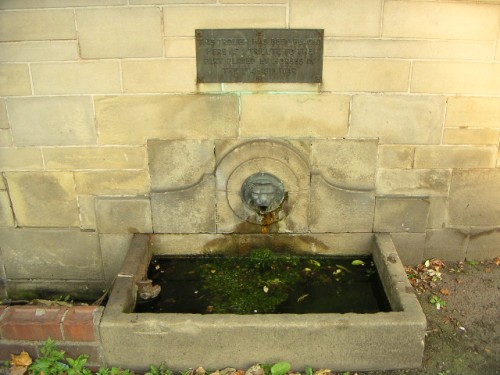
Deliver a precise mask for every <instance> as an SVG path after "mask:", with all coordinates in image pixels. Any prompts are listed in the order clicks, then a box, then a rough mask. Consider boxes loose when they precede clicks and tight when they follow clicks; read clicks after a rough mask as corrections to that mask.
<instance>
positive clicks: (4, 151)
mask: <svg viewBox="0 0 500 375" xmlns="http://www.w3.org/2000/svg"><path fill="white" fill-rule="evenodd" d="M42 169H43V159H42V152H41V151H40V149H37V148H5V147H2V148H0V170H2V171H19V170H20V171H23V170H24V171H26V170H42Z"/></svg>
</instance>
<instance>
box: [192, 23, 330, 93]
mask: <svg viewBox="0 0 500 375" xmlns="http://www.w3.org/2000/svg"><path fill="white" fill-rule="evenodd" d="M196 70H197V81H198V82H199V83H210V82H304V83H320V82H322V73H323V30H313V29H203V30H196Z"/></svg>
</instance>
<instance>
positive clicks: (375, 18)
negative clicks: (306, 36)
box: [290, 0, 381, 37]
mask: <svg viewBox="0 0 500 375" xmlns="http://www.w3.org/2000/svg"><path fill="white" fill-rule="evenodd" d="M380 12H381V4H380V2H378V1H375V0H359V1H357V2H356V3H354V2H352V1H341V0H319V1H318V0H317V1H315V2H314V6H311V4H310V3H308V2H307V1H306V2H304V1H301V0H291V2H290V27H291V28H315V29H324V30H325V36H335V37H337V36H372V37H376V36H379V32H380Z"/></svg>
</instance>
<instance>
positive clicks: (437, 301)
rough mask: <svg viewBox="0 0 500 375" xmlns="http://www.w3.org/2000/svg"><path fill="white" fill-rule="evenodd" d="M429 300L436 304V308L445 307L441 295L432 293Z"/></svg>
mask: <svg viewBox="0 0 500 375" xmlns="http://www.w3.org/2000/svg"><path fill="white" fill-rule="evenodd" d="M429 302H430V303H432V304H433V305H434V306H436V309H438V310H441V308H445V307H446V301H444V300H443V299H442V298H441V297H439V296H436V295H435V294H433V295H432V296H431V297H430V298H429Z"/></svg>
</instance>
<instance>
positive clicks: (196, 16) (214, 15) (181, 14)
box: [163, 5, 286, 37]
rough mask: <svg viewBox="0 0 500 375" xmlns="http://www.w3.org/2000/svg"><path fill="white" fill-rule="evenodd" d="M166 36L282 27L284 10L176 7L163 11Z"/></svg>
mask: <svg viewBox="0 0 500 375" xmlns="http://www.w3.org/2000/svg"><path fill="white" fill-rule="evenodd" d="M163 24H164V29H165V36H167V37H171V36H190V37H192V36H193V35H194V30H195V29H214V28H217V29H231V28H240V29H244V28H263V29H266V28H284V27H286V8H285V7H284V6H283V7H278V6H276V7H269V6H231V5H228V6H224V7H207V6H176V7H165V8H164V9H163Z"/></svg>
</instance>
